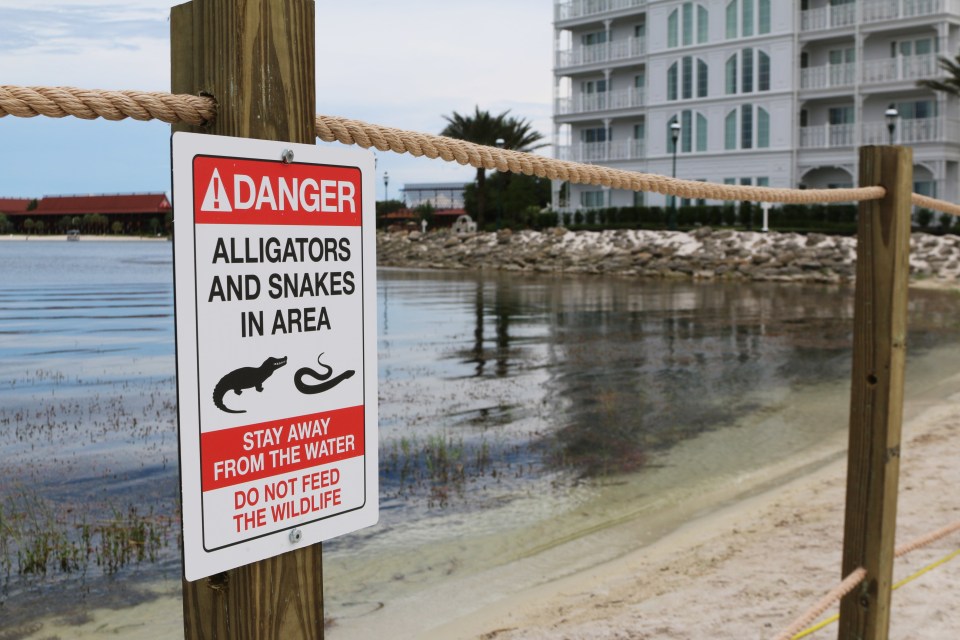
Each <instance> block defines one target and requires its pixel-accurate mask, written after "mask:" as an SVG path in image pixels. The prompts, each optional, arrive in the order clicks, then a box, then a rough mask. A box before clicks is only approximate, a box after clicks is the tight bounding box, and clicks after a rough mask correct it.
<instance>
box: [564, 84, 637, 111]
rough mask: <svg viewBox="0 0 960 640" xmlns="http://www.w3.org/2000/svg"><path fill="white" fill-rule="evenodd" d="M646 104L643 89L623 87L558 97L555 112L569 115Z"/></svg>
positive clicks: (629, 107)
mask: <svg viewBox="0 0 960 640" xmlns="http://www.w3.org/2000/svg"><path fill="white" fill-rule="evenodd" d="M643 104H644V90H643V89H622V90H619V91H608V92H606V93H581V94H580V95H578V96H575V97H572V98H557V105H556V110H555V113H556V114H557V115H568V114H574V113H588V112H590V111H608V110H613V109H631V108H633V107H642V106H643Z"/></svg>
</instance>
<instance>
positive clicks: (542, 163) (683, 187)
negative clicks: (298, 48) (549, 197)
mask: <svg viewBox="0 0 960 640" xmlns="http://www.w3.org/2000/svg"><path fill="white" fill-rule="evenodd" d="M317 137H318V138H320V139H321V140H323V141H325V142H333V141H337V142H341V143H343V144H355V145H359V146H361V147H363V148H365V149H366V148H369V147H376V148H377V149H379V150H380V151H388V150H389V151H393V152H395V153H409V154H411V155H414V156H418V157H419V156H426V157H428V158H442V159H443V160H446V161H448V162H451V161H455V162H458V163H460V164H464V165H470V166H472V167H477V168H483V169H497V170H499V171H511V172H513V173H523V174H526V175H535V176H539V177H541V178H550V179H552V180H564V181H569V182H574V183H578V184H592V185H603V186H608V187H611V188H614V189H629V190H631V191H655V192H657V193H663V194H670V195H677V196H680V197H683V198H709V199H711V200H750V201H754V202H783V203H797V204H802V203H817V202H852V201H857V200H878V199H880V198H882V197H883V196H884V195H885V193H886V191H885V190H884V189H883V187H860V188H855V189H806V190H800V189H775V188H770V187H752V186H739V185H723V184H714V183H711V182H696V181H693V180H678V179H675V178H668V177H666V176H660V175H656V174H649V173H638V172H634V171H624V170H622V169H611V168H609V167H602V166H598V165H590V164H580V163H577V162H567V161H564V160H554V159H552V158H545V157H542V156H536V155H533V154H530V153H524V152H521V151H510V150H508V149H498V148H495V147H488V146H484V145H479V144H474V143H472V142H466V141H464V140H455V139H453V138H446V137H444V136H435V135H429V134H425V133H417V132H414V131H405V130H402V129H393V128H390V127H383V126H380V125H374V124H369V123H366V122H361V121H360V120H350V119H348V118H339V117H335V116H323V115H318V116H317Z"/></svg>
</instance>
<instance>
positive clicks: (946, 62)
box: [917, 53, 960, 96]
mask: <svg viewBox="0 0 960 640" xmlns="http://www.w3.org/2000/svg"><path fill="white" fill-rule="evenodd" d="M937 63H938V64H939V65H940V68H941V69H943V70H944V71H946V72H947V77H946V78H944V79H943V80H918V81H917V86H918V87H926V88H927V89H933V90H934V91H942V92H943V93H946V94H947V95H951V96H960V53H958V54H957V55H956V56H955V57H954V58H953V60H951V59H950V58H947V57H946V56H940V57H939V58H938V59H937Z"/></svg>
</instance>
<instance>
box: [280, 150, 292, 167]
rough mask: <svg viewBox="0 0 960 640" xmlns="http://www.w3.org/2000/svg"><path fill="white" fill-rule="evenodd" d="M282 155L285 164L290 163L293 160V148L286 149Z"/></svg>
mask: <svg viewBox="0 0 960 640" xmlns="http://www.w3.org/2000/svg"><path fill="white" fill-rule="evenodd" d="M280 157H281V158H282V159H283V163H284V164H290V163H291V162H293V149H284V150H283V153H282V154H281V155H280Z"/></svg>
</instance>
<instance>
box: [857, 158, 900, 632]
mask: <svg viewBox="0 0 960 640" xmlns="http://www.w3.org/2000/svg"><path fill="white" fill-rule="evenodd" d="M872 185H880V186H882V187H884V188H885V189H886V190H887V194H886V196H885V197H884V198H883V199H882V200H869V201H863V202H861V203H860V211H859V229H858V236H857V285H856V298H855V310H854V330H853V374H852V375H853V382H852V389H851V394H850V448H849V453H848V467H847V502H846V522H845V525H844V541H843V575H844V576H846V575H848V574H849V573H851V572H852V571H854V570H855V569H856V568H857V567H864V568H865V569H866V570H867V577H866V579H865V580H864V582H863V583H862V584H861V586H860V588H858V589H855V590H854V591H853V592H851V593H850V594H848V595H847V596H846V597H844V598H843V600H842V601H841V603H840V630H839V636H838V637H839V638H840V639H841V640H847V639H852V638H856V639H858V640H881V639H885V638H887V633H888V630H889V623H890V587H891V581H892V575H893V559H894V558H893V552H894V539H895V533H896V519H897V490H898V487H897V482H898V479H899V475H900V431H901V424H902V420H903V382H904V373H903V372H904V358H905V355H906V336H907V285H908V280H909V276H910V262H909V258H910V194H911V192H912V189H913V151H912V150H911V149H909V148H905V147H864V148H862V149H861V150H860V186H872Z"/></svg>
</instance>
